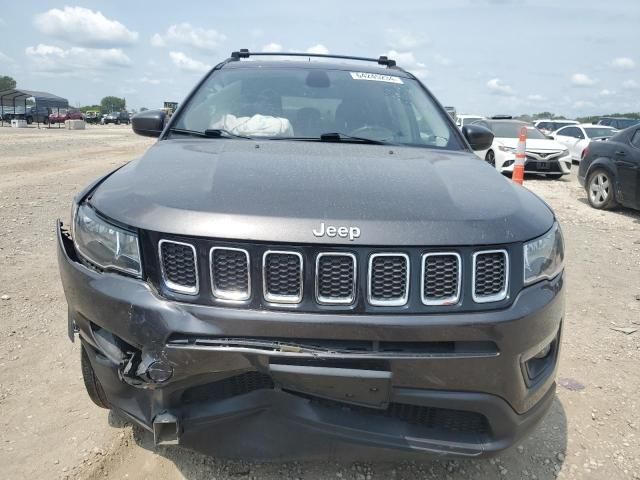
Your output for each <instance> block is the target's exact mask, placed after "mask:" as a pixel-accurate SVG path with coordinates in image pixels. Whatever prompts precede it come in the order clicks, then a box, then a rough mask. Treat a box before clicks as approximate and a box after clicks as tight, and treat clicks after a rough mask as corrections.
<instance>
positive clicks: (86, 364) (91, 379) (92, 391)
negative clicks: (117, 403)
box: [80, 347, 111, 409]
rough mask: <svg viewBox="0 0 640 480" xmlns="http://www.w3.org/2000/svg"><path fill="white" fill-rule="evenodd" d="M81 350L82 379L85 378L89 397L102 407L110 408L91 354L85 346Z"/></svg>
mask: <svg viewBox="0 0 640 480" xmlns="http://www.w3.org/2000/svg"><path fill="white" fill-rule="evenodd" d="M81 350H82V352H81V354H80V367H81V368H82V379H83V380H84V387H85V388H86V389H87V393H88V394H89V398H90V399H91V401H92V402H93V403H95V404H96V405H97V406H99V407H100V408H106V409H110V408H111V406H109V401H108V400H107V396H106V395H105V394H104V390H103V388H102V385H100V381H99V380H98V377H96V374H95V372H94V371H93V367H92V366H91V362H90V361H89V355H87V351H86V350H85V347H82V349H81Z"/></svg>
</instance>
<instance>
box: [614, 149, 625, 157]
mask: <svg viewBox="0 0 640 480" xmlns="http://www.w3.org/2000/svg"><path fill="white" fill-rule="evenodd" d="M615 154H616V155H619V156H621V157H624V156H625V155H626V152H625V151H624V150H616V152H615Z"/></svg>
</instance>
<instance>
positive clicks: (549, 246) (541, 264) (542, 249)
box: [524, 223, 564, 285]
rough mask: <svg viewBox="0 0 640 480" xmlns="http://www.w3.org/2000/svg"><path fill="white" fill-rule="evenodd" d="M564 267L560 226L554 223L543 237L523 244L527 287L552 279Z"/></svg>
mask: <svg viewBox="0 0 640 480" xmlns="http://www.w3.org/2000/svg"><path fill="white" fill-rule="evenodd" d="M563 267H564V239H563V238H562V230H560V225H558V223H554V224H553V227H552V228H551V230H549V231H548V232H547V233H545V234H544V235H543V236H541V237H538V238H536V239H535V240H531V241H530V242H528V243H525V244H524V283H525V285H529V284H531V283H534V282H537V281H538V280H542V279H544V278H549V279H551V278H553V277H555V276H556V275H557V274H559V273H560V272H561V271H562V269H563Z"/></svg>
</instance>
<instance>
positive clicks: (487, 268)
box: [473, 251, 507, 300]
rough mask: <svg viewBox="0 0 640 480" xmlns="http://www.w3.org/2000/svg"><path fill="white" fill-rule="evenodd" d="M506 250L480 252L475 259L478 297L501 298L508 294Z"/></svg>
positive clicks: (476, 294)
mask: <svg viewBox="0 0 640 480" xmlns="http://www.w3.org/2000/svg"><path fill="white" fill-rule="evenodd" d="M506 262H507V257H506V254H505V252H501V251H500V252H486V253H478V254H477V255H476V259H475V266H474V268H475V272H474V279H475V282H474V284H475V287H474V292H473V293H474V296H475V297H476V298H477V299H480V300H482V299H483V297H484V299H487V298H489V299H491V300H500V299H501V298H500V297H502V298H504V295H505V294H506V281H507V277H506V270H507V266H506Z"/></svg>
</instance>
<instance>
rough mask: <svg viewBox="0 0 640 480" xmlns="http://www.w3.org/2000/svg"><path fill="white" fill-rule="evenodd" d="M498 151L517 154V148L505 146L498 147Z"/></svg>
mask: <svg viewBox="0 0 640 480" xmlns="http://www.w3.org/2000/svg"><path fill="white" fill-rule="evenodd" d="M498 150H500V151H501V152H511V153H515V151H516V149H515V148H512V147H505V146H504V145H498Z"/></svg>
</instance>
